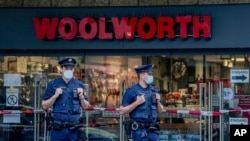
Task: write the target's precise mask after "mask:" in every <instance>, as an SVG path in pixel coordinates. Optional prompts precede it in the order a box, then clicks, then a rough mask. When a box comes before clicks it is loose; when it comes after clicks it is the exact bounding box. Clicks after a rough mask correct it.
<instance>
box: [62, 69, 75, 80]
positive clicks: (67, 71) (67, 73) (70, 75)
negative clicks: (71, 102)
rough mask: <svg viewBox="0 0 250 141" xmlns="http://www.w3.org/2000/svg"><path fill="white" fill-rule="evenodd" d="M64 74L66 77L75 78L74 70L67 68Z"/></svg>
mask: <svg viewBox="0 0 250 141" xmlns="http://www.w3.org/2000/svg"><path fill="white" fill-rule="evenodd" d="M63 76H64V77H65V78H66V79H71V78H73V71H72V70H65V71H64V72H63Z"/></svg>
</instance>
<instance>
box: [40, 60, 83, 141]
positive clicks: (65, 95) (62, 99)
mask: <svg viewBox="0 0 250 141" xmlns="http://www.w3.org/2000/svg"><path fill="white" fill-rule="evenodd" d="M70 60H71V61H70ZM69 61H70V62H69ZM58 63H59V64H60V65H61V66H64V65H65V66H73V65H74V64H75V63H76V62H75V60H74V59H69V58H66V59H63V60H61V61H59V62H58ZM57 88H62V94H61V95H60V96H59V97H58V98H57V99H56V101H55V102H54V104H53V115H52V118H53V121H54V123H59V124H62V125H63V124H66V123H70V124H77V123H79V119H80V114H81V103H80V102H81V101H80V100H79V98H74V93H73V90H74V89H77V88H84V85H83V83H82V82H81V81H79V80H77V79H74V78H72V79H71V80H70V81H69V82H68V83H66V82H65V81H64V80H63V78H62V77H60V78H57V79H54V80H53V81H50V82H49V83H48V85H47V88H46V91H45V94H44V98H43V99H44V100H47V99H49V98H50V97H52V96H53V95H54V94H55V91H56V89H57ZM86 99H87V98H86ZM77 133H78V130H77V129H76V130H70V129H69V128H68V127H62V128H60V130H56V129H55V128H53V127H52V129H51V132H50V140H51V141H77Z"/></svg>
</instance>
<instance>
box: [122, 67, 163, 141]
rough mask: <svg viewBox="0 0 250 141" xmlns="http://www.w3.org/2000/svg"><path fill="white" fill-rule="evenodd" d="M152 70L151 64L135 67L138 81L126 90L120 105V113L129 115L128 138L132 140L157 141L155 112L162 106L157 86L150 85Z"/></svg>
mask: <svg viewBox="0 0 250 141" xmlns="http://www.w3.org/2000/svg"><path fill="white" fill-rule="evenodd" d="M152 70H153V65H152V64H148V65H142V66H139V67H137V68H135V71H136V73H137V75H138V79H139V82H138V83H137V84H135V85H133V86H131V87H130V88H128V89H127V90H126V92H125V94H124V96H123V99H122V103H121V106H120V114H122V115H123V114H128V113H129V115H130V122H131V126H130V127H131V135H130V138H131V139H132V140H134V141H159V123H158V122H157V113H161V112H162V110H163V106H162V104H161V102H160V95H159V93H158V90H157V88H156V87H154V86H152V85H151V84H152V82H153V76H152Z"/></svg>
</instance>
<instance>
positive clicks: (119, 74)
mask: <svg viewBox="0 0 250 141" xmlns="http://www.w3.org/2000/svg"><path fill="white" fill-rule="evenodd" d="M62 57H63V56H52V57H51V56H3V57H1V60H0V62H1V68H0V70H1V75H0V80H1V81H0V86H1V90H0V92H1V93H0V102H1V103H0V104H1V109H0V110H1V114H0V119H1V124H0V130H1V131H2V132H1V134H0V139H1V140H6V141H38V140H39V141H47V140H48V130H47V129H46V113H45V112H44V111H43V110H42V108H41V100H42V98H43V93H44V90H45V88H46V85H47V83H48V82H49V81H50V80H52V79H54V78H56V77H60V67H59V66H58V64H57V61H58V60H60V59H61V58H62ZM73 57H74V58H75V59H76V60H77V65H76V68H75V72H74V76H75V78H77V79H79V80H81V81H83V82H84V83H85V84H86V93H87V95H88V96H89V101H90V104H91V105H92V106H93V109H89V110H87V111H83V113H82V116H83V117H84V119H85V123H86V124H87V125H88V127H87V128H86V133H87V135H88V138H89V140H105V139H106V140H120V141H123V140H125V139H126V138H127V136H126V134H125V131H124V129H123V126H122V122H123V121H124V120H126V119H127V116H125V117H123V116H120V115H119V106H120V102H121V98H122V95H123V94H124V92H125V91H126V89H127V88H128V87H129V86H131V85H134V84H135V83H136V82H137V76H136V74H135V72H134V67H136V66H139V65H141V64H147V63H152V64H154V85H156V86H157V87H158V88H159V90H160V94H161V96H162V97H161V100H162V103H163V105H164V112H163V114H161V115H159V120H160V123H161V135H160V138H161V140H170V139H172V140H177V139H183V140H187V141H195V140H207V141H209V140H214V141H219V140H225V141H227V140H229V138H228V137H229V130H228V127H229V124H230V122H232V121H233V119H236V118H238V119H243V120H244V121H246V124H248V121H249V112H247V111H246V110H248V109H249V107H248V106H249V104H248V102H249V100H250V99H249V96H248V95H249V94H250V92H249V91H250V90H249V67H250V63H249V60H250V57H249V55H204V56H199V55H195V56H184V55H167V56H165V55H157V56H108V55H107V56H73ZM244 110H245V111H244ZM244 124H245V123H244ZM13 135H15V136H13Z"/></svg>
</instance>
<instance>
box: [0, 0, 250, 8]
mask: <svg viewBox="0 0 250 141" xmlns="http://www.w3.org/2000/svg"><path fill="white" fill-rule="evenodd" d="M239 3H250V0H0V7H83V6H150V5H204V4H239Z"/></svg>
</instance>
